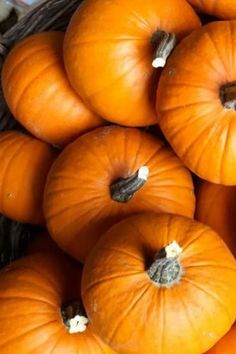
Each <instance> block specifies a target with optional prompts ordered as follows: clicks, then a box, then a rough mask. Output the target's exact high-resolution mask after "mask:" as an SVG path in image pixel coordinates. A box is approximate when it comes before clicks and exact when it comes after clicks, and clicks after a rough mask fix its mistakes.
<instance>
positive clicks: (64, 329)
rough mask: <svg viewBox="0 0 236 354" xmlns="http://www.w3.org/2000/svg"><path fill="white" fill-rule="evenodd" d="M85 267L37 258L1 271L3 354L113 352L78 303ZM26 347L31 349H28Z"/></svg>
mask: <svg viewBox="0 0 236 354" xmlns="http://www.w3.org/2000/svg"><path fill="white" fill-rule="evenodd" d="M80 280H81V267H80V265H78V264H75V263H74V262H73V261H72V260H70V259H68V258H66V257H65V256H63V255H61V254H55V253H46V254H43V253H37V254H34V255H31V256H28V257H25V258H22V259H20V260H18V261H16V262H14V263H12V264H10V265H9V266H7V267H5V268H4V269H2V270H1V272H0V298H1V314H0V338H1V339H0V350H1V353H3V354H5V353H10V352H11V353H14V352H15V351H17V352H18V353H25V352H26V350H27V351H28V352H34V351H35V348H37V352H38V353H42V354H45V353H50V352H51V351H52V348H53V350H54V351H55V352H63V351H64V350H65V348H66V350H67V351H68V352H70V353H71V354H77V353H78V348H79V350H81V352H82V353H88V354H94V353H96V354H103V353H109V354H111V353H113V351H112V350H111V349H110V348H108V347H107V346H106V345H105V344H103V343H102V341H101V340H100V339H99V337H98V336H97V335H96V334H95V333H94V331H93V329H92V326H91V323H90V322H89V323H88V319H87V316H86V314H85V312H84V309H83V306H82V303H81V299H80ZM26 348H27V349H26Z"/></svg>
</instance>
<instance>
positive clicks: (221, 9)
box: [187, 0, 236, 20]
mask: <svg viewBox="0 0 236 354" xmlns="http://www.w3.org/2000/svg"><path fill="white" fill-rule="evenodd" d="M187 1H188V2H189V3H190V4H192V5H194V6H196V8H197V9H199V10H201V11H202V12H205V13H207V14H210V15H213V16H216V17H219V18H222V19H225V20H234V19H236V2H235V0H187Z"/></svg>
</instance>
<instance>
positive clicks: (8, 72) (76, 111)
mask: <svg viewBox="0 0 236 354" xmlns="http://www.w3.org/2000/svg"><path fill="white" fill-rule="evenodd" d="M63 39H64V33H62V32H44V33H37V34H34V35H31V36H29V37H27V38H25V39H24V40H22V41H20V42H19V43H18V44H17V45H16V46H15V47H14V48H13V49H12V50H11V52H10V53H9V54H8V56H7V58H6V60H5V62H4V65H3V70H2V88H3V93H4V97H5V99H6V101H7V104H8V107H9V109H10V110H11V112H12V113H13V115H14V117H15V118H16V119H17V120H18V121H19V122H20V123H21V124H22V125H23V126H24V127H25V128H26V129H27V130H28V131H30V132H31V133H32V134H33V135H35V136H36V137H38V138H40V139H42V140H44V141H46V142H48V143H51V144H54V145H58V146H62V145H65V144H67V143H69V142H71V141H72V140H74V139H75V138H76V137H78V136H79V135H80V134H82V133H84V132H86V131H88V130H90V129H93V128H94V127H98V126H100V125H102V124H103V120H102V119H101V118H99V117H97V116H96V115H95V114H94V113H93V112H91V111H90V110H89V109H88V108H87V106H86V105H85V104H84V103H83V101H82V100H81V98H80V97H78V95H76V93H75V92H74V90H73V89H72V87H71V86H70V84H69V81H68V79H67V77H66V72H65V69H64V64H63V51H62V46H63Z"/></svg>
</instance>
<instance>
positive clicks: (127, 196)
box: [44, 126, 195, 262]
mask: <svg viewBox="0 0 236 354" xmlns="http://www.w3.org/2000/svg"><path fill="white" fill-rule="evenodd" d="M194 209H195V196H194V192H193V182H192V178H191V175H190V173H189V172H188V170H187V169H186V168H185V167H184V165H183V164H182V162H181V161H180V160H179V159H178V158H177V157H176V156H175V155H174V154H173V152H172V151H171V150H170V149H168V148H167V147H166V146H165V145H164V143H163V142H162V141H160V140H158V139H157V138H155V137H153V136H152V135H149V134H147V133H144V132H141V131H139V130H138V129H135V128H121V127H117V126H110V127H103V128H98V129H96V130H94V131H92V132H90V133H87V134H86V135H84V136H82V137H80V138H78V139H77V140H76V141H75V142H74V143H72V144H70V145H69V146H67V147H66V148H65V149H64V151H63V152H62V154H61V155H60V156H59V158H58V159H57V161H56V162H55V164H54V165H53V167H52V169H51V170H50V173H49V175H48V179H47V183H46V188H45V195H44V214H45V217H46V222H47V227H48V230H49V233H50V235H51V236H52V238H53V239H54V240H55V241H56V242H57V244H58V245H59V246H60V247H61V248H62V249H63V250H64V251H65V252H67V253H68V254H70V255H71V256H73V257H75V258H76V259H77V260H79V261H81V262H84V261H85V259H86V257H87V256H88V253H89V252H90V250H91V249H92V248H93V246H94V244H95V243H96V241H97V240H98V238H99V237H100V235H101V234H102V233H104V231H106V230H107V229H108V228H109V227H110V226H111V225H113V223H115V222H117V221H120V220H121V219H123V218H124V217H126V216H128V215H130V214H134V213H141V212H143V211H145V210H154V211H156V212H170V213H176V214H182V215H186V216H189V217H193V214H194Z"/></svg>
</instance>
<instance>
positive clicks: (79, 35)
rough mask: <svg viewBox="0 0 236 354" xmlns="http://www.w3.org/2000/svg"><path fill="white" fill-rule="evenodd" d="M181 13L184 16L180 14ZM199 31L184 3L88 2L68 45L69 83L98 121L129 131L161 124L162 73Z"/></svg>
mask: <svg viewBox="0 0 236 354" xmlns="http://www.w3.org/2000/svg"><path fill="white" fill-rule="evenodd" d="M180 9H181V11H180ZM199 26H200V21H199V19H198V17H197V15H196V14H195V13H194V11H193V10H192V9H191V6H190V5H189V4H188V3H187V2H186V1H184V0H165V1H164V2H162V1H153V0H146V1H143V0H135V1H134V0H116V1H101V0H85V1H84V2H83V3H82V4H81V5H80V7H79V8H78V10H77V12H76V13H75V15H74V16H73V18H72V21H71V23H70V24H69V27H68V29H67V32H66V36H65V42H64V58H65V66H66V69H67V73H68V76H69V79H70V82H71V84H72V86H73V87H74V89H75V90H76V91H77V93H78V94H79V95H80V96H81V97H82V98H83V99H84V100H85V102H86V103H87V104H88V105H89V106H90V107H91V108H92V109H94V111H95V112H97V113H98V114H99V115H101V116H103V117H105V118H106V119H107V120H109V121H111V122H115V123H119V124H121V125H126V126H146V125H149V124H152V123H153V124H155V123H156V112H155V94H154V92H155V90H156V85H157V79H158V75H159V72H158V71H156V69H155V68H153V67H152V62H153V65H154V66H156V67H158V66H164V64H165V61H166V58H167V56H168V55H169V53H170V51H171V50H172V49H173V46H174V44H175V35H176V37H177V39H178V40H179V39H181V38H183V37H184V36H186V35H188V34H189V33H190V32H191V31H193V30H194V29H196V28H198V27H199Z"/></svg>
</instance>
